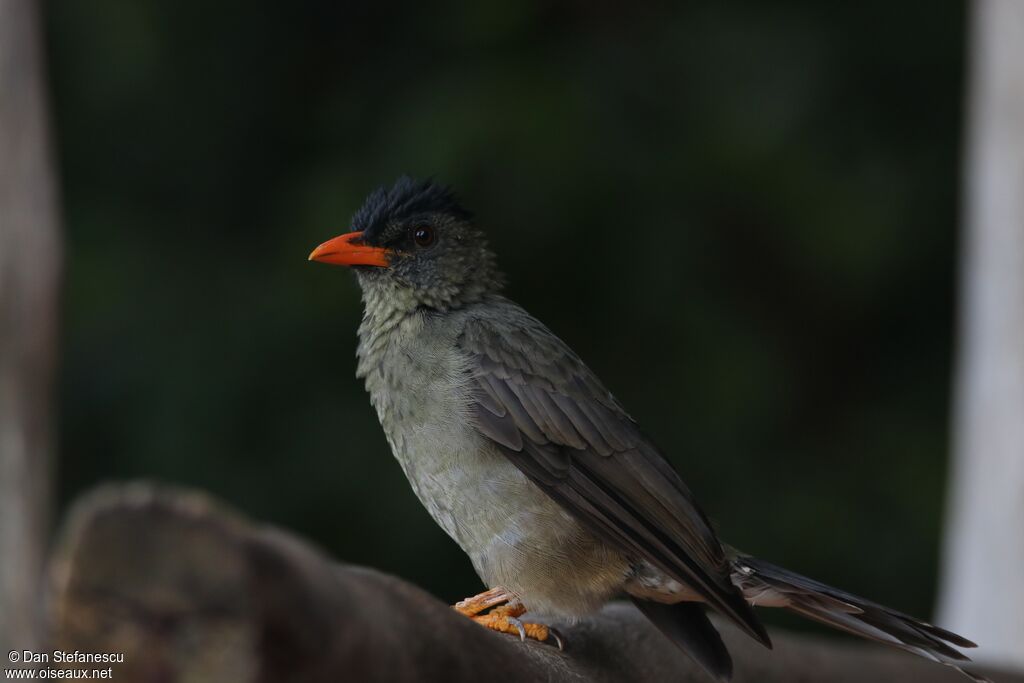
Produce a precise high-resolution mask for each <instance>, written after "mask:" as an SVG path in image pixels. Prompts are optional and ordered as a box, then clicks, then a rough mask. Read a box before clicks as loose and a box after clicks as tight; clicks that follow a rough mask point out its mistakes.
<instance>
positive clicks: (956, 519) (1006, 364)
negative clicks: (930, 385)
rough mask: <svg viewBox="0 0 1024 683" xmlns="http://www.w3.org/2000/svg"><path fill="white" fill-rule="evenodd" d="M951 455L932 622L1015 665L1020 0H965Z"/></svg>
mask: <svg viewBox="0 0 1024 683" xmlns="http://www.w3.org/2000/svg"><path fill="white" fill-rule="evenodd" d="M972 10H973V17H972V19H973V35H972V36H971V44H970V50H971V56H970V61H971V69H970V86H969V94H968V97H969V102H968V131H967V148H966V152H967V154H966V168H965V170H966V176H965V190H966V192H965V199H966V205H965V209H966V210H965V213H964V227H965V233H964V238H963V239H964V250H963V261H962V264H961V278H962V280H961V287H962V290H961V291H962V295H961V301H960V330H959V358H958V368H957V377H956V389H955V406H954V411H955V417H954V420H955V422H954V451H955V453H954V458H955V461H954V463H953V467H952V468H951V506H950V512H949V516H948V522H947V541H946V547H945V558H944V560H945V561H944V571H943V585H942V591H941V596H940V598H941V599H940V610H939V611H940V615H939V623H941V624H942V625H943V626H945V627H948V628H951V629H953V630H955V631H958V632H959V633H966V634H968V635H969V636H970V637H971V638H972V639H974V640H976V641H977V642H978V643H979V644H980V645H981V649H980V651H979V656H980V657H983V658H987V659H988V660H990V661H991V660H995V661H1003V662H1006V663H1010V664H1013V665H1016V666H1020V667H1024V2H1022V0H979V1H977V2H975V3H974V4H973V6H972Z"/></svg>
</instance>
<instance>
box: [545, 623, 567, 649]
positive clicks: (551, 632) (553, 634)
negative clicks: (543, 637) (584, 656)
mask: <svg viewBox="0 0 1024 683" xmlns="http://www.w3.org/2000/svg"><path fill="white" fill-rule="evenodd" d="M548 637H549V638H554V639H555V643H556V644H557V645H558V651H559V652H565V643H564V642H563V641H562V634H561V633H559V632H558V631H556V630H555V629H553V628H551V627H550V626H549V627H548Z"/></svg>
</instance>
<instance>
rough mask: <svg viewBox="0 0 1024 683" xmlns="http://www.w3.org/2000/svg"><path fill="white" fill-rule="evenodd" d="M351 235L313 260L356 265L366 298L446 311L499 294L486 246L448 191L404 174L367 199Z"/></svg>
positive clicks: (320, 248) (326, 245)
mask: <svg viewBox="0 0 1024 683" xmlns="http://www.w3.org/2000/svg"><path fill="white" fill-rule="evenodd" d="M352 229H353V231H352V232H348V233H345V234H344V235H339V236H338V237H335V238H334V239H330V240H328V241H326V242H324V243H323V244H321V245H320V246H318V247H317V248H316V249H314V250H313V253H311V254H310V255H309V260H310V261H320V262H321V263H332V264H337V265H344V266H350V267H352V268H353V270H355V272H356V275H357V276H358V278H359V284H360V286H361V287H362V288H363V290H364V292H366V291H367V290H376V291H390V292H393V293H395V294H397V295H398V296H400V297H401V298H403V299H406V300H407V302H408V306H410V307H419V306H426V307H428V308H436V309H442V310H443V309H448V308H454V307H458V306H460V305H465V304H467V303H471V302H473V301H476V300H478V299H479V298H480V297H482V296H483V295H485V294H487V293H489V292H495V291H498V290H500V289H501V285H502V279H503V278H502V275H501V273H500V271H499V270H498V268H497V265H496V263H495V259H494V254H493V252H491V250H490V249H489V248H488V246H487V240H486V239H485V238H484V235H483V234H482V233H481V232H480V231H479V230H477V229H476V227H475V226H474V225H473V220H472V214H470V212H469V211H467V210H466V209H465V208H463V207H462V205H461V204H459V202H458V200H457V198H456V197H455V194H454V193H453V192H452V191H451V189H450V188H447V187H445V186H443V185H438V184H436V183H434V182H432V181H429V180H414V179H412V178H409V177H408V176H402V177H401V178H399V179H398V180H397V181H396V182H395V184H394V185H392V186H391V187H380V188H378V189H377V190H375V191H374V192H373V193H371V194H370V196H369V197H367V199H366V201H365V202H364V203H363V206H362V208H360V209H359V210H358V211H357V212H356V213H355V215H354V216H353V217H352Z"/></svg>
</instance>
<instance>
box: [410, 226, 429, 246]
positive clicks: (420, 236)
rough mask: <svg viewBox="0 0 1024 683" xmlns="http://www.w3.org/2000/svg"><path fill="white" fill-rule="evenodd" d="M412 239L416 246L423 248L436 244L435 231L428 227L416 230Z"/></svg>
mask: <svg viewBox="0 0 1024 683" xmlns="http://www.w3.org/2000/svg"><path fill="white" fill-rule="evenodd" d="M412 238H413V239H414V240H415V241H416V244H418V245H420V246H421V247H429V246H430V245H431V244H433V243H434V229H433V228H428V227H426V226H424V227H422V228H416V229H415V230H413V232H412Z"/></svg>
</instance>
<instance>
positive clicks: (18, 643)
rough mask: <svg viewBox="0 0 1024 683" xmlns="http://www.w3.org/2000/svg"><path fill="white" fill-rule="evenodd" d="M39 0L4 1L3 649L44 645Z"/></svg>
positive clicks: (46, 491) (48, 346)
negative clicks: (39, 613) (40, 618)
mask: <svg viewBox="0 0 1024 683" xmlns="http://www.w3.org/2000/svg"><path fill="white" fill-rule="evenodd" d="M38 12H39V3H37V2H36V1H35V0H0V651H2V652H3V656H4V659H5V661H6V652H7V650H8V649H13V648H29V647H33V646H35V645H36V644H37V643H38V640H37V638H38V631H37V622H38V619H37V614H36V611H37V609H38V604H39V600H38V595H37V593H38V588H39V586H40V578H41V576H40V575H41V568H42V566H43V565H42V563H43V555H44V552H45V540H46V533H47V529H48V517H47V515H48V511H49V504H50V469H51V468H50V451H51V447H52V442H51V438H50V428H51V410H52V408H51V381H52V378H53V365H54V358H55V353H54V351H55V349H54V346H55V343H56V318H57V315H56V307H57V281H58V275H57V274H58V267H59V260H60V255H59V236H58V232H57V210H56V197H55V189H54V180H53V175H52V170H51V163H50V147H49V140H48V132H47V114H46V104H45V101H46V97H45V92H44V86H43V68H42V49H41V47H42V46H41V44H40V43H41V41H40V37H39V16H38Z"/></svg>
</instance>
